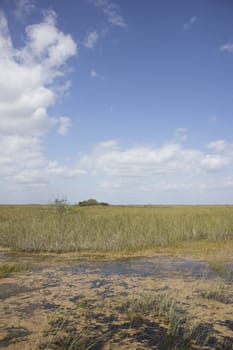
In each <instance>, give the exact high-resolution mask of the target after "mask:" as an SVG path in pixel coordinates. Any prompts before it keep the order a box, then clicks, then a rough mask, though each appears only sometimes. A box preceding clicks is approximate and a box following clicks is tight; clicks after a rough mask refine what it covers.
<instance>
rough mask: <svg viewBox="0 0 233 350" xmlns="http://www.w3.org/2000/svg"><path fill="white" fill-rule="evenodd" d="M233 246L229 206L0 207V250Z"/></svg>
mask: <svg viewBox="0 0 233 350" xmlns="http://www.w3.org/2000/svg"><path fill="white" fill-rule="evenodd" d="M227 240H229V244H232V242H233V206H170V207H163V206H158V207H157V206H144V207H139V206H137V207H133V206H131V207H130V206H125V207H124V206H97V207H78V206H69V205H63V206H62V207H57V206H56V205H47V206H1V207H0V245H2V246H5V247H11V248H12V249H14V250H19V251H28V252H74V251H76V252H77V251H99V252H121V251H131V252H132V251H138V250H145V249H153V248H157V247H172V246H176V245H178V244H179V243H182V242H186V241H193V242H194V241H206V242H207V241H208V242H220V241H227Z"/></svg>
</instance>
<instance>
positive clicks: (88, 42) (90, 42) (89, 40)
mask: <svg viewBox="0 0 233 350" xmlns="http://www.w3.org/2000/svg"><path fill="white" fill-rule="evenodd" d="M98 39H99V34H98V32H97V31H96V30H94V31H92V32H90V33H88V34H87V36H86V38H85V40H84V46H85V47H86V48H88V49H94V47H95V45H96V43H97V41H98Z"/></svg>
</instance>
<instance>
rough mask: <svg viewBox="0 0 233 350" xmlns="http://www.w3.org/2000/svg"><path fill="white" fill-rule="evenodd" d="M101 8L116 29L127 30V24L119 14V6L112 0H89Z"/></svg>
mask: <svg viewBox="0 0 233 350" xmlns="http://www.w3.org/2000/svg"><path fill="white" fill-rule="evenodd" d="M89 1H90V2H91V3H93V4H94V5H95V6H96V7H98V8H100V9H101V10H102V11H103V13H104V14H105V15H106V17H107V19H108V22H109V23H110V24H111V25H113V26H116V27H121V28H126V27H127V24H126V22H125V20H124V18H123V16H122V15H121V14H120V12H119V6H118V5H117V4H115V3H114V2H112V1H110V0H89Z"/></svg>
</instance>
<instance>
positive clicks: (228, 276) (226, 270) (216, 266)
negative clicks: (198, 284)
mask: <svg viewBox="0 0 233 350" xmlns="http://www.w3.org/2000/svg"><path fill="white" fill-rule="evenodd" d="M208 265H209V270H210V271H213V272H214V273H215V274H216V275H217V276H219V277H221V278H223V279H224V280H226V281H228V282H233V266H232V265H229V264H227V263H226V262H225V261H222V260H218V259H211V260H210V261H209V264H208Z"/></svg>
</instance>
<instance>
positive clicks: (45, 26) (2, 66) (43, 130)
mask: <svg viewBox="0 0 233 350" xmlns="http://www.w3.org/2000/svg"><path fill="white" fill-rule="evenodd" d="M232 10H233V2H232V1H230V0H225V1H217V0H205V1H203V0H196V1H189V0H180V1H172V0H156V1H154V0H147V1H142V0H69V2H67V1H66V2H65V1H62V0H61V1H55V0H46V1H45V0H40V1H36V0H17V1H16V0H15V1H8V0H1V1H0V193H1V198H0V202H1V203H48V202H50V201H52V200H53V199H54V198H56V197H58V196H60V197H66V198H67V199H68V201H69V202H71V203H75V202H79V201H80V200H84V199H88V198H92V197H94V198H96V199H97V200H99V201H107V202H110V203H113V204H118V203H119V204H140V203H141V204H150V203H154V204H167V203H169V204H225V203H226V204H227V203H228V204H232V202H233V199H232V198H233V118H232V111H233V79H232V76H233V22H232Z"/></svg>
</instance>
